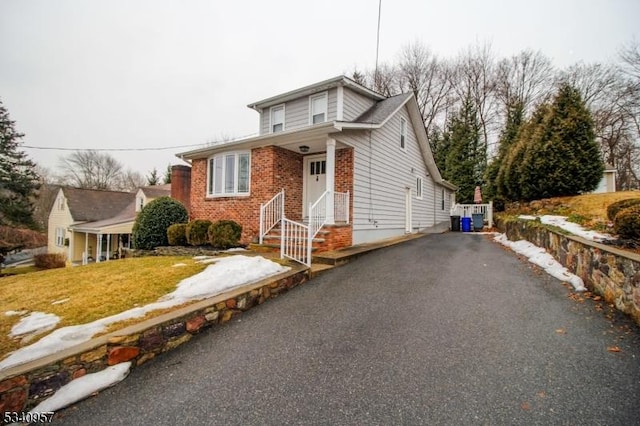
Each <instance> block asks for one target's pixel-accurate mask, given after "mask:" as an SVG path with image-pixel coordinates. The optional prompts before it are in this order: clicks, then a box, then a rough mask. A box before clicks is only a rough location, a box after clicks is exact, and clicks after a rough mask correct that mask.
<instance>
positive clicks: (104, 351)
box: [0, 268, 307, 424]
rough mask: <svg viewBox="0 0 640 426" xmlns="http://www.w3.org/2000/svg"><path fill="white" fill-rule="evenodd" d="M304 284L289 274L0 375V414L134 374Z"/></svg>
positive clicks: (302, 274) (297, 272)
mask: <svg viewBox="0 0 640 426" xmlns="http://www.w3.org/2000/svg"><path fill="white" fill-rule="evenodd" d="M306 280H307V271H306V269H302V268H298V269H294V271H293V273H292V272H291V271H290V272H289V273H285V274H281V275H279V276H276V277H273V278H271V279H268V280H264V281H262V282H260V283H256V284H254V285H252V286H251V285H250V286H245V287H242V288H239V289H236V290H235V291H232V292H228V293H226V294H224V295H220V296H217V297H213V298H211V299H207V300H203V301H200V302H196V303H194V304H192V305H190V306H187V307H185V308H180V309H177V310H175V311H173V312H170V313H168V314H164V315H162V316H159V317H156V318H153V319H150V320H147V321H144V322H142V323H140V324H136V325H134V326H130V327H127V328H125V329H122V330H119V331H116V332H113V333H110V334H107V335H105V336H101V337H97V338H95V339H92V340H91V341H89V342H86V343H84V344H81V345H78V346H76V347H74V348H70V349H67V350H64V351H61V352H59V353H56V354H53V355H51V356H48V357H46V358H42V359H39V360H36V361H33V362H30V363H27V364H23V365H19V366H16V367H11V368H8V369H6V370H4V371H0V412H5V411H27V410H29V409H32V408H33V407H35V406H36V405H37V404H39V403H41V402H42V401H44V400H45V399H47V398H49V397H50V396H52V395H53V394H54V393H55V392H56V391H57V390H58V389H60V388H61V387H62V386H64V385H66V384H67V383H69V382H70V381H72V380H73V379H76V378H78V377H82V376H84V375H85V374H89V373H96V372H98V371H101V370H103V369H105V368H106V367H108V366H110V365H115V364H118V363H121V362H126V361H132V366H133V367H132V368H135V367H136V366H138V365H141V364H143V363H145V362H147V361H149V360H151V359H153V358H154V357H155V356H156V355H158V354H161V353H163V352H167V351H170V350H172V349H174V348H176V347H178V346H180V345H182V344H183V343H186V342H188V341H189V340H191V339H192V338H193V336H194V335H196V334H198V333H199V332H201V331H202V330H204V329H206V328H208V327H211V326H215V325H220V324H224V323H226V322H228V321H229V320H230V319H231V318H233V317H234V316H236V315H238V314H240V313H242V312H244V311H246V310H249V309H251V308H252V307H254V306H256V305H260V304H262V303H264V302H265V301H266V300H268V299H270V298H273V297H276V296H277V295H279V294H280V293H283V292H285V291H287V290H289V289H291V288H293V287H296V286H298V285H300V284H302V283H304V282H305V281H306ZM0 424H3V423H2V419H1V418H0Z"/></svg>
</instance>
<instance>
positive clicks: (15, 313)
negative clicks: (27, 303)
mask: <svg viewBox="0 0 640 426" xmlns="http://www.w3.org/2000/svg"><path fill="white" fill-rule="evenodd" d="M27 313H29V311H7V312H5V313H4V314H5V315H6V316H8V317H13V316H16V315H24V314H27Z"/></svg>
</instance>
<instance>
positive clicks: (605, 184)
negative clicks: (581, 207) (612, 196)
mask: <svg viewBox="0 0 640 426" xmlns="http://www.w3.org/2000/svg"><path fill="white" fill-rule="evenodd" d="M616 172H617V170H616V168H615V167H613V166H612V165H610V164H606V165H605V166H604V172H603V173H602V179H600V183H599V184H598V187H597V188H596V189H595V190H594V191H593V193H595V194H597V193H602V192H616Z"/></svg>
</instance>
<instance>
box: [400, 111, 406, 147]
mask: <svg viewBox="0 0 640 426" xmlns="http://www.w3.org/2000/svg"><path fill="white" fill-rule="evenodd" d="M406 142H407V120H405V119H404V118H401V119H400V148H402V149H404V148H405V146H406Z"/></svg>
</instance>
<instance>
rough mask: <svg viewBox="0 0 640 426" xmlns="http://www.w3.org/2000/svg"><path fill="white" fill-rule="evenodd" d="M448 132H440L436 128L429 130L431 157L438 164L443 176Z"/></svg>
mask: <svg viewBox="0 0 640 426" xmlns="http://www.w3.org/2000/svg"><path fill="white" fill-rule="evenodd" d="M449 136H450V135H449V133H448V132H444V133H440V131H439V130H438V129H437V128H434V129H433V130H432V131H431V134H430V136H429V145H430V146H431V152H432V153H433V159H434V160H435V162H436V165H437V166H438V170H440V173H442V175H443V176H444V175H445V174H446V168H447V164H446V163H447V153H448V152H449V145H450V143H449Z"/></svg>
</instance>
